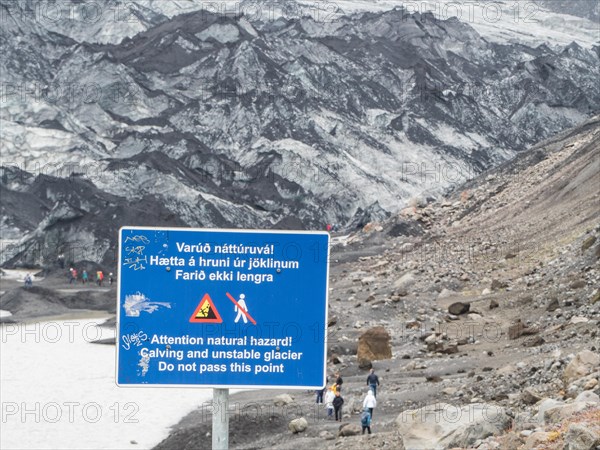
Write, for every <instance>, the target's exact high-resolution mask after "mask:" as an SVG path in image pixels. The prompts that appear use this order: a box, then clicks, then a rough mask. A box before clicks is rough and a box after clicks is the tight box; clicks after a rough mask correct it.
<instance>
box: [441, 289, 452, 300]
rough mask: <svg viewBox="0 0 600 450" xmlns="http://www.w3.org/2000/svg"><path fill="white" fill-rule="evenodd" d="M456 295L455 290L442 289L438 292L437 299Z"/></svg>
mask: <svg viewBox="0 0 600 450" xmlns="http://www.w3.org/2000/svg"><path fill="white" fill-rule="evenodd" d="M454 296H456V292H454V291H451V290H450V289H445V288H444V289H442V292H440V293H439V294H438V297H437V298H438V300H442V299H444V298H449V297H454Z"/></svg>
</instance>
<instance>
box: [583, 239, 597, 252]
mask: <svg viewBox="0 0 600 450" xmlns="http://www.w3.org/2000/svg"><path fill="white" fill-rule="evenodd" d="M595 242H596V236H590V237H589V238H587V239H586V240H585V241H583V243H582V244H581V251H582V252H585V251H586V250H587V249H588V248H590V247H591V246H592V245H594V243H595Z"/></svg>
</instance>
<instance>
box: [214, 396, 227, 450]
mask: <svg viewBox="0 0 600 450" xmlns="http://www.w3.org/2000/svg"><path fill="white" fill-rule="evenodd" d="M212 449H213V450H228V449H229V389H213V416H212Z"/></svg>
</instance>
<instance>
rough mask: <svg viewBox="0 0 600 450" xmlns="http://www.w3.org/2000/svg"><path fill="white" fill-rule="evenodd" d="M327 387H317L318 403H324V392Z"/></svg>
mask: <svg viewBox="0 0 600 450" xmlns="http://www.w3.org/2000/svg"><path fill="white" fill-rule="evenodd" d="M325 389H326V387H324V388H323V389H317V390H316V391H315V393H316V394H317V405H318V404H319V403H323V394H324V393H325Z"/></svg>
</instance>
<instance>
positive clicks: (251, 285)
mask: <svg viewBox="0 0 600 450" xmlns="http://www.w3.org/2000/svg"><path fill="white" fill-rule="evenodd" d="M328 259H329V233H326V232H297V231H255V230H203V229H186V228H139V227H123V228H122V229H121V230H120V235H119V277H118V280H119V293H118V304H117V322H118V327H117V384H118V385H119V386H133V385H136V386H138V385H139V386H144V385H147V386H156V385H162V386H185V385H193V386H201V387H221V388H224V387H227V388H229V387H231V388H236V387H237V388H253V387H254V388H288V389H313V388H314V389H318V388H321V387H323V386H324V385H325V370H326V367H325V360H326V356H327V339H326V326H327V291H328V268H329V264H328Z"/></svg>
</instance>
